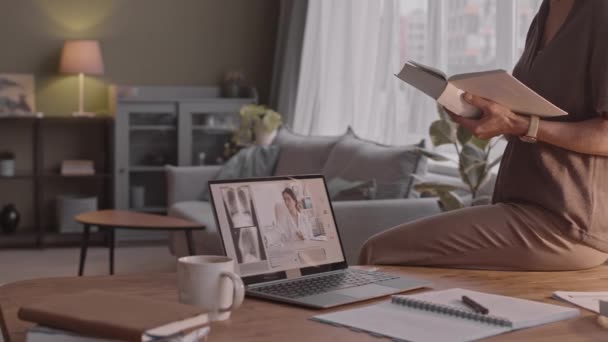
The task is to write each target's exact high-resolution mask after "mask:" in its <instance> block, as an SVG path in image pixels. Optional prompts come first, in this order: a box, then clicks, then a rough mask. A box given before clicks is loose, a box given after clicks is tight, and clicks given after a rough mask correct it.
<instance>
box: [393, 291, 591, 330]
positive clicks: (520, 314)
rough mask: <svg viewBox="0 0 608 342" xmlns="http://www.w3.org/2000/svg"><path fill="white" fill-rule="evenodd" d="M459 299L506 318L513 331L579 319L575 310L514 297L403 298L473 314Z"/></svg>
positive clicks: (449, 294)
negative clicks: (468, 298) (447, 306)
mask: <svg viewBox="0 0 608 342" xmlns="http://www.w3.org/2000/svg"><path fill="white" fill-rule="evenodd" d="M462 296H468V297H470V298H472V299H473V300H474V301H476V302H478V303H479V304H481V305H483V306H485V307H486V308H488V310H490V313H489V314H490V315H492V316H498V317H502V318H506V319H508V320H509V321H511V322H512V323H513V328H514V329H521V328H527V327H533V326H536V325H541V324H545V323H550V322H555V321H559V320H563V319H567V318H572V317H576V316H578V315H579V311H578V310H577V309H573V308H569V307H565V306H560V305H552V304H546V303H541V302H536V301H531V300H525V299H520V298H515V297H507V296H499V295H494V294H488V293H482V292H476V291H470V290H464V289H450V290H443V291H433V292H425V293H422V294H417V295H411V296H403V297H409V298H414V299H418V300H424V301H429V302H432V303H436V304H443V305H449V306H452V307H456V308H459V309H462V310H466V311H472V310H471V309H469V308H468V307H467V306H466V305H464V304H463V303H462Z"/></svg>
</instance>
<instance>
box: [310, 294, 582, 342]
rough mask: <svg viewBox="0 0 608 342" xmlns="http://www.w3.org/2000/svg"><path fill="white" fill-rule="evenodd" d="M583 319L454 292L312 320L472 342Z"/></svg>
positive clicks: (560, 310)
mask: <svg viewBox="0 0 608 342" xmlns="http://www.w3.org/2000/svg"><path fill="white" fill-rule="evenodd" d="M462 296H468V297H470V298H473V299H474V300H475V301H476V302H478V303H479V304H481V305H483V306H485V307H486V308H488V309H489V310H490V313H489V314H488V315H482V314H479V313H475V312H474V311H473V310H471V309H469V308H468V307H467V306H465V305H464V304H463V303H462V302H461V298H462ZM578 315H579V311H578V310H577V309H573V308H568V307H563V306H558V305H551V304H545V303H540V302H534V301H530V300H524V299H519V298H513V297H505V296H498V295H492V294H487V293H482V292H475V291H470V290H464V289H449V290H442V291H432V292H425V293H421V294H415V295H407V296H393V297H392V299H391V301H390V302H385V303H382V304H376V305H370V306H366V307H362V308H358V309H351V310H345V311H340V312H335V313H330V314H324V315H318V316H314V317H313V318H312V319H313V320H316V321H320V322H323V323H327V324H331V325H337V326H344V327H348V328H351V329H355V330H362V331H365V332H368V333H370V334H372V335H378V336H384V337H389V338H393V339H399V340H406V341H471V340H477V339H481V338H484V337H489V336H493V335H498V334H502V333H506V332H509V331H513V330H517V329H523V328H528V327H533V326H537V325H541V324H546V323H550V322H555V321H559V320H564V319H568V318H572V317H576V316H578Z"/></svg>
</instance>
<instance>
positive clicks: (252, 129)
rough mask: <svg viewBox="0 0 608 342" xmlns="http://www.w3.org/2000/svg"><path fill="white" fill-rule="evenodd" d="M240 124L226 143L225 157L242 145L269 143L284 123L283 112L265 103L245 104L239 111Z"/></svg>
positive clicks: (228, 156) (232, 153)
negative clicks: (264, 104)
mask: <svg viewBox="0 0 608 342" xmlns="http://www.w3.org/2000/svg"><path fill="white" fill-rule="evenodd" d="M239 115H240V126H239V129H238V130H237V131H236V132H235V133H234V135H233V137H232V139H231V141H230V142H228V143H226V144H225V145H224V157H226V158H230V157H231V156H232V155H234V154H235V153H236V152H238V151H239V150H240V149H241V148H242V147H245V146H248V145H251V144H258V145H269V144H270V143H271V142H272V139H274V137H275V135H276V133H277V128H279V127H280V126H281V124H282V123H283V120H282V116H281V114H279V113H277V112H276V111H274V110H272V109H270V108H268V107H266V106H263V105H254V104H249V105H244V106H243V107H241V110H240V111H239Z"/></svg>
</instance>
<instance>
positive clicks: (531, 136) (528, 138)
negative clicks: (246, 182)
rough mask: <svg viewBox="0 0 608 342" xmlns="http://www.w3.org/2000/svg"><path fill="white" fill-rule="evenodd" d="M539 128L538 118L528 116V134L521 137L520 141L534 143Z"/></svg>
mask: <svg viewBox="0 0 608 342" xmlns="http://www.w3.org/2000/svg"><path fill="white" fill-rule="evenodd" d="M539 126H540V118H539V117H538V116H536V115H532V116H530V126H528V132H527V133H526V135H524V136H522V137H521V139H522V140H523V141H525V142H528V143H535V142H536V140H537V139H538V138H537V136H538V127H539Z"/></svg>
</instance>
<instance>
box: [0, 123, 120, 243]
mask: <svg viewBox="0 0 608 342" xmlns="http://www.w3.org/2000/svg"><path fill="white" fill-rule="evenodd" d="M112 128H113V120H112V119H111V118H108V117H99V118H72V117H47V118H16V117H11V118H1V119H0V146H2V150H8V151H11V152H13V153H14V154H15V156H16V174H15V176H12V177H0V206H4V205H6V204H9V203H13V204H15V206H16V207H17V210H18V211H19V213H20V215H21V222H20V224H19V227H18V228H17V232H16V233H15V234H13V235H6V234H0V248H7V247H30V248H31V247H47V246H60V245H78V244H79V243H80V239H81V234H80V233H60V232H59V230H58V228H57V226H56V221H57V220H56V217H55V216H56V215H55V212H56V198H57V196H60V195H87V196H96V197H97V198H98V206H99V208H111V207H112V202H113V196H112V190H113V189H112V181H113V174H112V172H111V170H112V162H113V160H112V157H111V146H112V139H111V136H112ZM66 159H88V160H93V161H94V165H95V168H96V172H97V173H96V174H94V175H83V176H79V175H74V176H72V175H61V174H60V173H59V169H60V165H61V161H63V160H66ZM92 235H94V236H92V237H91V242H92V243H98V244H99V243H104V242H105V237H104V236H103V234H100V233H96V234H92Z"/></svg>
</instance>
